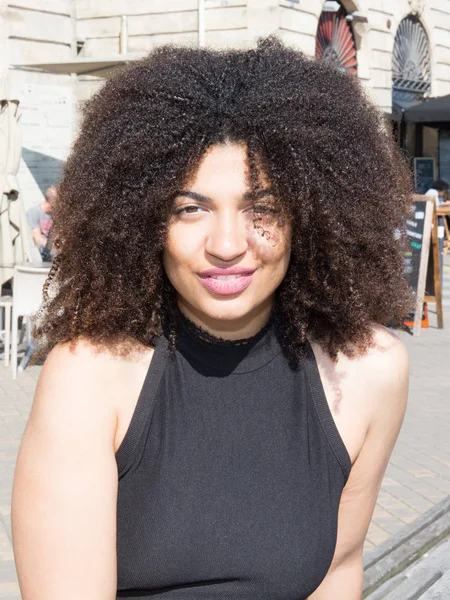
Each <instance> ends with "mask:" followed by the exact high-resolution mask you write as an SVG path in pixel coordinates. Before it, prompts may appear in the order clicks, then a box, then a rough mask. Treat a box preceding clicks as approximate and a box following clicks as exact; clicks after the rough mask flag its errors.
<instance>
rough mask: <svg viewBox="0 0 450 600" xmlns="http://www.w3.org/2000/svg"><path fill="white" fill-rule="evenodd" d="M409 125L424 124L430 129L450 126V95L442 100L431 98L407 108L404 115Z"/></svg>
mask: <svg viewBox="0 0 450 600" xmlns="http://www.w3.org/2000/svg"><path fill="white" fill-rule="evenodd" d="M403 119H404V120H405V121H406V122H407V123H418V124H420V123H422V124H424V125H429V126H430V127H439V126H440V125H443V124H445V125H446V126H447V127H448V126H449V124H450V94H449V95H447V96H441V97H440V98H429V99H428V100H425V101H424V102H420V103H419V104H416V105H415V106H411V107H410V108H407V109H406V110H405V111H404V113H403Z"/></svg>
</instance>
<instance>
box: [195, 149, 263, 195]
mask: <svg viewBox="0 0 450 600" xmlns="http://www.w3.org/2000/svg"><path fill="white" fill-rule="evenodd" d="M249 183H250V169H249V164H248V157H247V146H246V144H244V143H240V144H238V143H226V144H217V145H214V146H211V147H210V148H209V149H208V150H207V151H206V152H205V154H204V155H203V157H202V158H201V160H200V162H199V165H198V167H197V170H196V172H195V173H194V175H193V176H192V178H191V179H190V181H189V182H188V186H187V187H188V188H189V189H191V190H194V191H198V192H201V193H203V194H204V195H206V196H210V197H213V198H216V197H219V198H220V197H221V196H237V195H243V194H244V193H245V192H246V191H248V190H249V187H250V186H249ZM261 183H262V181H261Z"/></svg>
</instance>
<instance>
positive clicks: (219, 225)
mask: <svg viewBox="0 0 450 600" xmlns="http://www.w3.org/2000/svg"><path fill="white" fill-rule="evenodd" d="M239 217H240V215H238V214H233V213H231V212H227V213H221V214H217V215H215V217H214V219H212V222H211V227H210V229H209V231H208V237H207V240H206V246H205V250H206V252H207V253H208V254H210V255H211V256H214V257H215V258H218V259H220V260H222V261H224V262H225V261H226V262H230V261H232V260H235V259H236V258H238V257H239V256H242V255H243V254H245V252H246V251H247V248H248V240H247V231H246V227H245V222H244V219H243V218H242V217H241V218H239Z"/></svg>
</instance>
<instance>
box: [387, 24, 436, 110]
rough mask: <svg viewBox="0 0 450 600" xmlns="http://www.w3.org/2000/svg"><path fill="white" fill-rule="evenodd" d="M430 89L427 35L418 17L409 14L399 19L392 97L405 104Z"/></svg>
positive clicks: (408, 103)
mask: <svg viewBox="0 0 450 600" xmlns="http://www.w3.org/2000/svg"><path fill="white" fill-rule="evenodd" d="M430 90H431V60H430V49H429V45H428V38H427V34H426V32H425V29H424V28H423V26H422V24H421V23H420V21H419V19H418V18H417V17H415V16H413V15H409V16H407V17H406V18H405V19H403V21H401V23H400V25H399V27H398V30H397V34H396V36H395V42H394V55H393V59H392V95H393V100H394V102H396V103H397V104H400V105H402V106H405V107H406V106H409V105H410V104H413V103H415V102H418V101H420V100H421V98H422V97H423V96H424V95H425V94H427V93H429V92H430Z"/></svg>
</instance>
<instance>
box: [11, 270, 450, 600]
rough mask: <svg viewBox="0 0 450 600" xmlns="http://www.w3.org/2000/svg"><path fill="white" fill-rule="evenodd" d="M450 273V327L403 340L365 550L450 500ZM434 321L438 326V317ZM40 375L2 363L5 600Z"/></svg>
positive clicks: (449, 312) (447, 319)
mask: <svg viewBox="0 0 450 600" xmlns="http://www.w3.org/2000/svg"><path fill="white" fill-rule="evenodd" d="M446 270H448V273H445V276H444V278H445V280H444V310H445V311H446V314H445V315H444V324H445V325H446V329H444V330H438V329H436V328H435V327H434V326H432V327H430V328H429V329H424V330H422V332H421V335H420V336H419V337H417V338H413V337H412V336H410V335H409V334H407V333H403V332H401V333H400V334H399V335H400V337H401V338H402V340H403V341H404V342H405V343H406V345H407V347H408V349H409V353H410V359H411V383H410V396H409V404H408V409H407V413H406V417H405V422H404V425H403V428H402V431H401V433H400V437H399V440H398V443H397V446H396V448H395V449H394V452H393V455H392V459H391V461H390V464H389V466H388V469H387V473H386V476H385V478H384V481H383V484H382V488H381V491H380V495H379V498H378V503H377V506H376V508H375V513H374V517H373V520H372V523H371V525H370V528H369V532H368V536H367V540H366V543H365V549H366V550H369V549H372V548H374V547H375V546H377V545H378V544H380V543H381V542H383V541H385V540H386V539H388V538H389V537H390V536H391V535H393V534H394V533H396V532H398V531H400V530H401V529H402V528H403V527H405V526H406V525H408V524H410V523H412V522H413V521H414V520H415V519H416V518H417V517H419V516H420V515H422V514H423V513H425V512H426V511H427V510H428V509H430V508H432V507H433V506H435V505H436V504H438V503H439V502H440V501H441V500H443V499H444V498H445V497H446V496H448V495H450V436H449V431H450V369H449V368H448V364H449V359H450V266H449V267H447V269H446ZM430 321H431V324H433V323H434V321H435V319H434V318H433V316H432V317H431V319H430ZM447 352H448V353H449V354H448V355H447ZM39 372H40V367H28V368H27V369H26V371H25V372H24V373H23V374H20V375H19V376H18V378H17V380H16V381H12V380H11V376H10V371H9V370H7V369H5V368H4V366H3V364H1V365H0V599H1V600H19V599H20V595H19V589H18V585H17V579H16V574H15V569H14V561H13V552H12V545H11V527H10V495H11V486H12V478H13V471H14V464H15V459H16V454H17V449H18V445H19V441H20V437H21V435H22V432H23V428H24V426H25V422H26V419H27V417H28V413H29V410H30V407H31V402H32V396H33V393H34V389H35V386H36V381H37V378H38V376H39ZM362 400H363V398H362Z"/></svg>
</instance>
